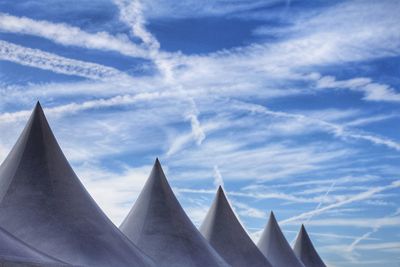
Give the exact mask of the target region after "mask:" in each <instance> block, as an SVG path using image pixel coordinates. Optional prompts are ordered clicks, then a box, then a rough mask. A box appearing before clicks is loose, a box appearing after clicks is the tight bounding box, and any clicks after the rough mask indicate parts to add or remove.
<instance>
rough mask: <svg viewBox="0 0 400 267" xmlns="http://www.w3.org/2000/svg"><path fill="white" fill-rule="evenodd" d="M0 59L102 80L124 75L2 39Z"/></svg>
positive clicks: (110, 69)
mask: <svg viewBox="0 0 400 267" xmlns="http://www.w3.org/2000/svg"><path fill="white" fill-rule="evenodd" d="M0 60H7V61H11V62H14V63H18V64H21V65H25V66H30V67H35V68H40V69H44V70H50V71H53V72H56V73H61V74H66V75H75V76H80V77H85V78H89V79H100V80H102V79H110V78H112V77H126V75H125V74H123V73H121V72H119V71H118V70H116V69H114V68H111V67H106V66H103V65H100V64H95V63H89V62H85V61H80V60H75V59H69V58H65V57H62V56H58V55H55V54H52V53H48V52H44V51H41V50H39V49H32V48H28V47H23V46H20V45H16V44H12V43H9V42H6V41H2V40H0Z"/></svg>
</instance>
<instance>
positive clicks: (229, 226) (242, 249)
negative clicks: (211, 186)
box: [200, 187, 271, 267]
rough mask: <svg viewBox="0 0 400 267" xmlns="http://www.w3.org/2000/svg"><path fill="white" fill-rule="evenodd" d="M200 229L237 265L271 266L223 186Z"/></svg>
mask: <svg viewBox="0 0 400 267" xmlns="http://www.w3.org/2000/svg"><path fill="white" fill-rule="evenodd" d="M200 232H201V233H202V234H203V236H204V237H205V238H206V239H207V240H208V241H209V242H210V244H211V245H212V246H213V247H214V248H215V250H216V251H217V252H218V253H219V254H220V255H221V256H222V257H223V258H224V259H225V260H226V262H228V263H229V264H230V265H231V266H233V267H243V266H249V267H250V266H252V267H267V266H268V267H269V266H271V264H270V263H269V262H268V260H267V258H265V257H264V255H263V254H262V253H261V251H260V250H259V249H258V248H257V246H256V245H255V244H254V243H253V241H252V240H251V238H250V237H249V235H248V234H247V233H246V231H245V230H244V228H243V227H242V225H241V224H240V222H239V220H238V219H237V217H236V216H235V214H234V212H233V210H232V208H231V206H230V205H229V202H228V200H227V198H226V196H225V194H224V191H223V189H222V187H219V188H218V191H217V195H216V197H215V199H214V202H213V204H212V206H211V208H210V210H209V211H208V213H207V216H206V218H205V220H204V222H203V224H202V225H201V227H200Z"/></svg>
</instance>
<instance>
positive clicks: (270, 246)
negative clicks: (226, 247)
mask: <svg viewBox="0 0 400 267" xmlns="http://www.w3.org/2000/svg"><path fill="white" fill-rule="evenodd" d="M257 245H258V248H259V249H260V250H261V252H262V253H263V254H264V256H265V257H267V259H268V260H269V262H270V263H271V264H272V265H273V266H274V267H287V266H290V267H304V265H303V264H302V263H301V262H300V260H299V259H298V258H297V257H296V255H295V254H294V252H293V250H292V248H291V247H290V245H289V243H288V242H287V240H286V238H285V236H284V235H283V233H282V230H281V228H280V227H279V224H278V222H277V220H276V218H275V214H274V212H273V211H271V213H270V216H269V220H268V223H267V225H266V227H265V229H264V231H263V233H262V235H261V238H260V240H259V241H258V244H257Z"/></svg>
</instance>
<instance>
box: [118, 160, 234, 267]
mask: <svg viewBox="0 0 400 267" xmlns="http://www.w3.org/2000/svg"><path fill="white" fill-rule="evenodd" d="M120 229H121V231H122V232H123V233H124V234H125V235H126V236H127V237H128V238H129V239H130V240H131V241H132V242H133V243H135V244H136V245H137V246H138V247H139V248H140V249H142V250H143V251H145V252H146V253H148V254H149V255H150V256H151V257H152V258H153V259H154V260H155V261H156V263H157V266H159V267H203V266H207V267H227V266H229V265H228V264H227V263H226V262H225V261H224V260H223V259H222V258H221V257H220V256H219V255H218V253H217V252H216V251H215V250H214V249H213V248H212V247H211V246H210V244H209V243H208V242H207V241H206V240H205V239H204V237H203V236H202V235H201V234H200V232H199V231H198V230H197V229H196V227H195V226H194V225H193V223H192V222H191V221H190V219H189V217H188V216H187V215H186V213H185V211H184V210H183V208H182V207H181V205H180V204H179V202H178V200H177V199H176V197H175V195H174V193H173V191H172V189H171V187H170V186H169V184H168V181H167V178H166V177H165V174H164V171H163V170H162V168H161V164H160V162H159V161H158V159H157V160H156V162H155V164H154V166H153V169H152V171H151V174H150V176H149V178H148V180H147V182H146V184H145V186H144V188H143V190H142V191H141V193H140V195H139V197H138V199H137V200H136V202H135V205H134V206H133V207H132V209H131V211H130V212H129V214H128V216H127V217H126V218H125V220H124V221H123V222H122V224H121V226H120Z"/></svg>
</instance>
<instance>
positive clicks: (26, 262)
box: [0, 228, 68, 267]
mask: <svg viewBox="0 0 400 267" xmlns="http://www.w3.org/2000/svg"><path fill="white" fill-rule="evenodd" d="M2 265H4V266H44V267H57V266H60V267H61V266H68V264H66V263H63V262H61V261H59V260H57V259H55V258H53V257H50V256H48V255H45V254H44V253H42V252H40V251H38V250H36V249H34V248H32V247H30V246H29V245H28V244H25V243H24V242H23V241H21V240H19V239H17V238H16V237H14V236H13V235H11V234H10V233H8V232H7V231H5V230H4V229H2V228H0V266H2Z"/></svg>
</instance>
